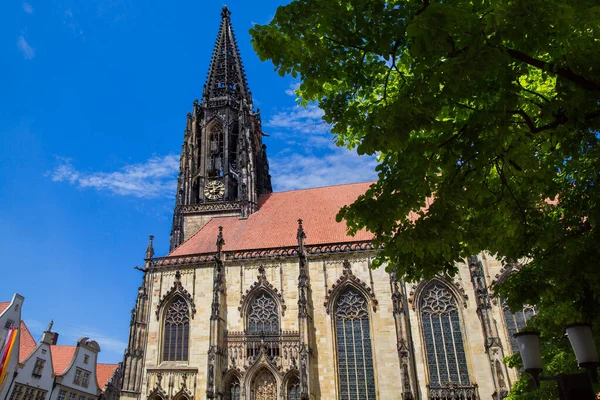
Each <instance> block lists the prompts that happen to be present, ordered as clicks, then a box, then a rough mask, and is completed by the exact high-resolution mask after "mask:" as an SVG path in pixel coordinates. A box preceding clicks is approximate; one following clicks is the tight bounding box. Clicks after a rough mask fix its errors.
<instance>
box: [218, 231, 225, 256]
mask: <svg viewBox="0 0 600 400" xmlns="http://www.w3.org/2000/svg"><path fill="white" fill-rule="evenodd" d="M224 244H225V240H223V227H222V226H220V227H219V234H218V235H217V257H218V258H219V259H220V258H221V252H222V251H223V245H224Z"/></svg>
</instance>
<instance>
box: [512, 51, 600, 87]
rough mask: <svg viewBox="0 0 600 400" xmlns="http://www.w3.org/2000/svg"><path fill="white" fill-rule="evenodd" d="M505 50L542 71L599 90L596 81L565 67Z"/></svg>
mask: <svg viewBox="0 0 600 400" xmlns="http://www.w3.org/2000/svg"><path fill="white" fill-rule="evenodd" d="M506 52H507V53H508V55H510V56H511V57H512V58H514V59H515V60H518V61H521V62H524V63H525V64H529V65H531V66H533V67H536V68H539V69H541V70H544V71H548V72H552V73H555V74H556V75H558V76H560V77H562V78H565V79H566V80H568V81H571V82H573V83H575V84H576V85H577V86H580V87H582V88H583V89H585V90H592V91H596V92H600V85H599V84H598V83H596V82H594V81H591V80H589V79H587V78H584V77H583V76H581V75H577V74H576V73H574V72H572V71H570V70H569V69H567V68H563V67H558V66H556V65H554V64H551V63H548V62H545V61H542V60H538V59H537V58H533V57H531V56H529V55H527V54H525V53H523V52H520V51H518V50H513V49H506Z"/></svg>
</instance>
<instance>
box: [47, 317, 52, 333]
mask: <svg viewBox="0 0 600 400" xmlns="http://www.w3.org/2000/svg"><path fill="white" fill-rule="evenodd" d="M52 325H54V320H53V319H51V320H50V323H49V324H48V329H46V332H51V331H52Z"/></svg>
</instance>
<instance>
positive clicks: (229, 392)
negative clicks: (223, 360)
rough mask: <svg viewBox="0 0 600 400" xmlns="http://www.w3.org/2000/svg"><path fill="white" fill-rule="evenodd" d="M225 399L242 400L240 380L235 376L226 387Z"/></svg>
mask: <svg viewBox="0 0 600 400" xmlns="http://www.w3.org/2000/svg"><path fill="white" fill-rule="evenodd" d="M224 400H240V381H239V380H238V378H236V377H233V378H231V380H230V381H229V385H227V388H226V389H225V396H224Z"/></svg>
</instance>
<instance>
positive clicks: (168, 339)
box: [163, 297, 190, 361]
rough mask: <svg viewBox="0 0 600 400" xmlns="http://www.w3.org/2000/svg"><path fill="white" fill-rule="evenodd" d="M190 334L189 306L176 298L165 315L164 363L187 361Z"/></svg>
mask: <svg viewBox="0 0 600 400" xmlns="http://www.w3.org/2000/svg"><path fill="white" fill-rule="evenodd" d="M189 334H190V317H189V309H188V305H187V303H186V302H185V300H183V299H182V298H181V297H178V298H176V299H175V300H174V301H173V302H172V303H171V305H169V308H168V309H167V312H166V315H165V330H164V335H163V361H187V359H188V347H189Z"/></svg>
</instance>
